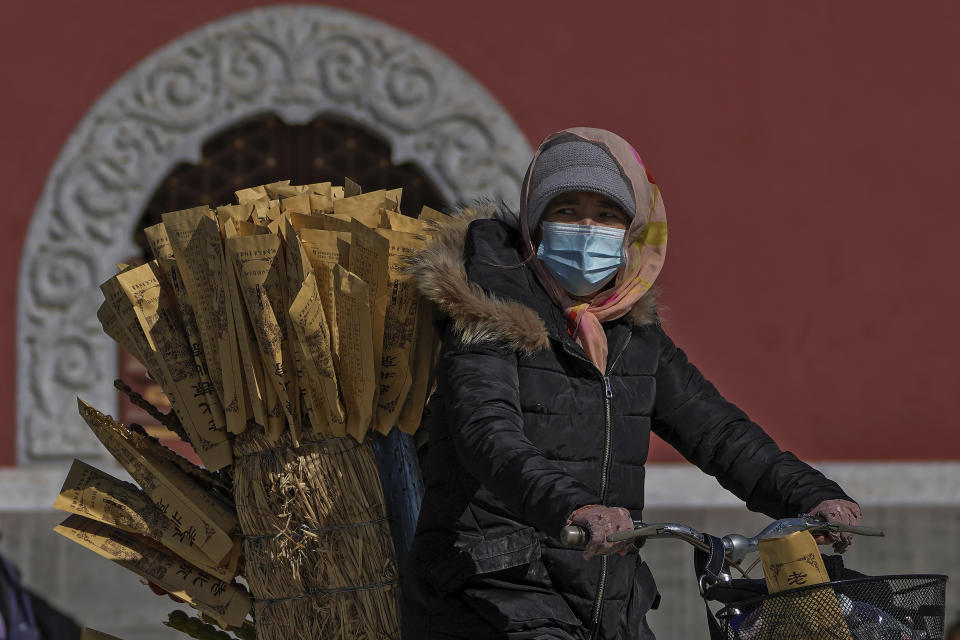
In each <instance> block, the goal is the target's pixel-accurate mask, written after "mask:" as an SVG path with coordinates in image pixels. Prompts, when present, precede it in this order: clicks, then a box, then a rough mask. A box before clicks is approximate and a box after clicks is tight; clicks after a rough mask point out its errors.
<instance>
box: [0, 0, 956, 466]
mask: <svg viewBox="0 0 960 640" xmlns="http://www.w3.org/2000/svg"><path fill="white" fill-rule="evenodd" d="M255 4H262V3H253V2H246V1H234V2H226V1H224V0H189V1H184V0H168V1H166V2H162V3H159V2H158V3H139V2H138V3H131V2H124V1H120V0H98V1H97V2H88V3H82V4H80V3H75V2H66V1H63V0H60V1H54V2H44V3H39V2H37V3H15V4H10V5H9V6H6V7H5V11H4V13H5V17H4V22H5V23H6V24H7V25H8V29H7V33H6V34H5V37H4V38H3V39H0V54H2V55H0V60H3V63H2V64H3V72H4V75H3V80H4V82H3V86H4V88H5V89H6V91H5V92H4V93H5V99H4V100H3V102H2V104H0V109H2V118H0V127H2V129H0V131H2V136H0V140H2V141H3V153H2V155H0V172H2V173H0V175H2V176H3V184H4V186H5V188H4V192H3V195H4V200H3V202H4V206H5V210H6V229H5V233H3V234H2V235H0V246H2V248H3V249H4V250H3V251H2V252H0V274H6V275H5V276H2V277H0V299H2V300H5V301H9V303H8V304H6V305H4V306H3V308H2V309H0V336H2V337H0V359H2V360H3V361H5V362H7V363H8V367H7V369H6V370H5V371H6V373H5V378H4V379H3V382H4V383H5V384H3V385H0V407H2V410H0V411H2V413H0V464H12V463H13V462H14V460H15V455H14V448H13V437H14V432H15V413H14V402H15V385H14V383H13V377H14V373H13V372H14V362H15V358H16V353H15V309H14V307H13V301H14V300H15V296H16V282H17V273H18V270H19V264H20V248H21V243H22V241H23V238H24V236H25V233H26V229H27V225H28V224H29V220H30V215H31V213H32V211H33V207H34V205H35V204H36V201H37V199H38V197H39V194H40V190H41V186H42V184H43V182H44V180H45V178H46V174H47V172H48V171H49V169H50V167H51V165H52V163H53V161H54V159H55V157H56V154H57V153H58V151H59V149H60V147H61V146H62V145H63V143H64V142H65V140H66V138H67V136H68V135H69V134H70V132H71V131H72V129H73V128H74V126H75V125H76V124H77V123H78V121H79V120H80V119H81V118H82V117H83V114H84V113H85V112H86V110H87V109H88V108H89V107H90V105H91V104H92V103H93V101H94V100H95V99H96V98H97V97H98V96H99V95H100V94H101V93H102V92H103V91H105V90H106V89H107V88H108V87H109V86H110V85H111V84H112V83H113V82H114V80H116V79H117V78H118V77H119V75H120V74H121V73H123V72H124V71H126V70H128V69H129V68H130V67H132V66H133V65H135V64H136V63H137V62H138V61H139V60H141V59H142V58H143V57H145V56H146V55H148V54H149V53H151V52H152V51H154V50H155V49H157V48H158V47H160V46H162V45H164V44H165V43H166V42H168V41H170V40H171V39H173V38H176V37H177V36H179V35H182V34H183V33H185V32H187V31H189V30H191V29H193V28H195V27H198V26H200V25H202V24H204V23H206V22H208V21H210V20H214V19H216V18H219V17H222V16H224V15H227V14H228V13H232V12H234V11H239V10H242V9H245V8H248V7H251V6H254V5H255ZM328 4H331V5H336V6H342V7H344V8H348V9H352V10H354V11H358V12H360V13H364V14H367V15H368V16H371V17H374V18H378V19H380V20H383V21H385V22H389V23H391V24H393V25H395V26H397V27H399V28H401V29H405V30H406V31H409V32H411V33H412V34H414V35H416V36H418V37H420V38H421V39H423V40H425V41H427V42H429V43H431V44H433V45H434V46H436V47H437V48H439V49H440V50H442V51H444V52H445V53H446V54H447V55H448V56H450V57H451V58H453V59H454V60H455V61H456V62H458V63H459V64H460V65H461V66H462V67H463V68H464V69H465V70H467V71H468V72H470V73H471V74H473V76H474V77H475V78H477V79H478V80H479V81H480V82H481V83H483V84H484V85H486V86H487V87H488V89H489V90H490V91H491V92H492V93H493V95H494V96H495V97H496V98H497V99H498V100H499V101H500V102H501V103H502V104H503V106H504V107H505V108H506V109H507V110H508V111H509V112H511V113H512V114H513V116H514V118H515V119H516V121H517V123H518V124H519V125H520V127H521V129H522V130H523V131H524V132H525V133H526V134H527V136H528V138H529V139H530V140H531V142H532V143H536V141H537V140H539V139H540V138H541V137H542V136H544V135H545V134H547V133H549V132H551V131H553V130H556V129H560V128H564V127H567V126H575V125H591V126H600V127H605V128H609V129H612V130H614V131H617V132H618V133H620V134H622V135H623V136H624V137H626V138H627V139H628V140H630V141H631V142H632V143H633V144H634V146H636V147H637V148H638V149H639V150H640V151H641V154H642V155H643V156H644V158H645V160H646V161H647V164H648V165H649V166H650V167H651V169H652V172H653V174H654V175H655V176H656V178H657V181H658V182H659V184H660V185H661V187H662V189H663V192H664V194H665V202H666V204H667V211H668V219H669V222H670V227H671V235H670V252H669V259H668V260H667V263H666V267H665V270H664V273H663V275H662V277H661V284H662V285H663V288H664V290H665V293H664V296H663V300H664V302H665V303H666V305H667V306H668V308H669V311H668V314H667V317H668V318H669V320H670V324H669V327H668V329H669V330H670V332H671V333H672V335H673V336H674V338H675V339H676V340H677V342H678V343H679V344H681V345H682V346H683V347H684V348H685V349H686V350H687V352H688V353H689V354H690V356H691V359H693V360H694V362H697V363H698V364H699V365H700V366H701V368H702V369H703V370H704V371H705V373H706V374H707V375H708V377H710V378H711V379H713V380H714V381H715V382H716V383H717V385H718V386H719V387H720V389H721V391H723V392H724V393H725V394H726V395H727V396H728V397H730V398H731V399H733V400H735V401H736V402H738V403H739V404H740V405H741V406H742V407H743V408H744V409H746V410H747V411H748V412H749V413H750V414H751V415H752V416H753V417H754V418H755V419H757V420H758V421H759V422H761V424H764V425H765V426H766V428H767V429H768V430H769V431H770V432H771V433H773V434H774V435H775V436H776V437H777V439H778V440H779V441H780V442H781V444H783V445H784V446H786V447H788V448H790V449H793V450H794V451H796V452H798V453H799V454H801V455H803V456H806V457H809V458H813V459H858V460H865V459H900V460H927V459H953V460H956V459H960V455H958V454H960V446H958V445H960V438H958V436H957V435H956V429H955V424H956V418H955V417H954V415H953V413H952V411H951V410H952V408H953V404H954V403H953V400H952V399H953V398H954V397H955V395H956V387H957V383H958V382H960V376H958V374H957V369H956V362H955V361H956V356H957V355H958V354H957V351H958V349H957V341H956V337H957V335H956V327H957V326H958V325H960V296H958V295H957V293H956V291H955V288H954V286H955V285H954V280H953V278H954V273H955V272H956V271H957V268H958V266H960V263H958V262H960V261H958V259H957V257H956V253H955V249H954V245H955V244H956V242H957V238H958V237H960V212H957V211H956V208H955V206H954V196H955V193H956V188H955V186H954V185H956V184H957V180H956V179H955V177H954V175H953V174H954V172H955V171H956V170H957V167H960V163H958V162H957V160H958V158H957V144H958V141H960V124H958V113H960V109H958V107H960V80H958V78H960V74H958V72H957V70H956V64H957V62H958V61H960V44H958V40H960V39H958V38H957V37H956V35H957V28H956V25H957V24H958V23H960V4H958V3H952V2H948V1H943V2H934V1H930V2H917V3H910V4H909V5H908V4H905V3H902V2H893V1H892V0H871V1H869V2H867V1H862V2H852V1H851V2H843V3H838V2H832V1H831V2H828V1H826V0H818V1H815V2H805V3H802V5H801V4H795V3H794V4H786V3H771V2H766V1H764V0H749V1H746V2H738V3H719V2H711V1H708V0H703V1H701V2H677V3H656V4H654V3H641V2H635V1H624V2H621V3H618V4H617V6H613V5H614V3H590V4H588V3H583V2H557V1H554V2H549V3H548V2H533V1H528V2H516V1H515V0H510V1H506V0H486V1H484V2H475V3H454V2H446V1H442V0H406V1H404V2H395V1H391V0H357V1H354V2H349V3H347V2H330V3H328ZM134 7H135V8H134ZM588 7H592V8H595V11H596V13H593V14H591V13H589V11H588ZM654 457H655V458H656V459H669V458H670V454H669V453H667V452H664V451H663V449H662V448H657V449H656V450H655V453H654Z"/></svg>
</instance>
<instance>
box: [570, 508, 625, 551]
mask: <svg viewBox="0 0 960 640" xmlns="http://www.w3.org/2000/svg"><path fill="white" fill-rule="evenodd" d="M567 524H575V525H577V526H578V527H583V528H584V529H586V530H587V532H588V533H589V534H590V541H589V542H588V543H587V548H586V549H585V550H584V552H583V559H584V560H589V559H590V558H592V557H593V556H605V555H607V554H610V553H619V554H620V555H624V554H626V553H627V548H628V547H629V546H630V544H631V542H632V541H631V540H623V541H621V542H607V536H609V535H610V534H611V533H617V532H618V531H628V530H630V529H633V518H631V517H630V512H629V511H627V510H626V509H624V508H622V507H605V506H603V505H600V504H588V505H587V506H585V507H580V508H579V509H577V510H576V511H574V512H573V513H571V514H570V517H569V518H567Z"/></svg>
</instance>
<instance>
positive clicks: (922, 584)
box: [716, 575, 947, 640]
mask: <svg viewBox="0 0 960 640" xmlns="http://www.w3.org/2000/svg"><path fill="white" fill-rule="evenodd" d="M946 582H947V577H946V576H942V575H899V576H872V577H866V578H855V579H851V580H837V581H833V582H827V583H823V584H817V585H810V586H806V587H800V588H798V589H791V590H789V591H781V592H779V593H774V594H770V595H765V596H761V597H758V598H753V599H750V600H744V601H741V602H737V603H734V604H730V605H727V606H726V607H723V608H722V609H720V610H719V611H718V612H717V614H716V615H717V619H718V620H719V622H720V625H721V628H722V629H723V631H724V634H725V637H726V638H728V639H730V640H780V639H789V640H808V639H809V640H942V638H943V618H944V599H945V596H946Z"/></svg>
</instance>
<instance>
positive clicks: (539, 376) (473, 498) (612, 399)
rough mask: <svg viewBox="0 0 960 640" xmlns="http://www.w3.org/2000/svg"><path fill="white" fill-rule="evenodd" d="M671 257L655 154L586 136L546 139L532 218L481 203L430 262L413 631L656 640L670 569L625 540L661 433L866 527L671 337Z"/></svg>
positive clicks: (743, 486) (747, 489)
mask: <svg viewBox="0 0 960 640" xmlns="http://www.w3.org/2000/svg"><path fill="white" fill-rule="evenodd" d="M665 250H666V215H665V210H664V206H663V200H662V198H661V196H660V192H659V190H658V188H657V186H656V184H655V183H654V181H653V179H652V178H651V177H650V175H649V173H648V172H647V171H646V169H645V167H644V165H643V163H642V161H641V160H640V157H639V156H638V155H637V153H636V152H635V151H634V150H633V148H632V147H631V146H630V145H629V144H628V143H627V142H626V141H625V140H623V139H622V138H620V137H619V136H617V135H615V134H613V133H610V132H608V131H603V130H600V129H587V128H578V129H568V130H566V131H561V132H558V133H556V134H553V135H551V136H549V137H547V138H546V140H544V142H543V143H542V144H541V145H540V147H539V148H538V150H537V152H536V154H535V155H534V158H533V161H532V162H531V164H530V167H529V169H528V170H527V175H526V177H525V179H524V182H523V186H522V194H521V203H520V213H519V216H518V219H517V218H514V217H513V216H510V215H502V214H501V215H489V214H487V215H483V214H478V213H476V212H474V213H472V214H465V215H464V216H462V217H461V218H460V219H459V220H458V221H457V222H455V223H453V224H451V225H450V226H449V227H448V228H447V230H446V231H444V232H443V233H441V234H440V235H439V236H438V237H437V239H436V241H435V242H434V243H433V245H432V246H431V247H430V248H429V249H428V250H427V251H426V252H425V253H424V255H423V256H422V258H421V259H420V261H419V263H418V264H417V266H416V269H415V273H416V278H417V281H418V286H419V287H420V290H421V292H422V293H423V294H424V295H426V296H427V297H428V298H430V299H431V300H432V301H433V302H435V303H436V305H437V307H438V309H439V310H440V312H441V313H440V314H439V320H438V322H439V329H440V331H441V333H442V336H443V343H442V348H441V356H440V364H439V371H438V388H437V391H436V393H435V394H434V396H433V398H432V400H431V403H430V407H429V412H428V417H427V419H426V421H427V424H428V427H429V437H430V442H429V448H428V450H427V452H426V456H425V459H424V465H423V475H424V480H425V484H426V493H425V495H424V499H423V506H422V511H421V517H420V522H419V525H418V528H417V534H416V537H415V539H414V542H413V546H412V549H411V554H410V557H411V561H410V566H409V567H408V569H407V571H406V572H405V573H406V576H405V583H404V589H403V596H404V603H403V604H404V609H403V621H404V638H408V639H420V638H483V639H488V638H510V639H512V640H518V639H521V638H556V639H573V638H577V639H580V638H584V639H585V638H605V639H606V638H609V639H613V638H623V639H626V638H652V637H653V634H652V633H651V632H650V630H649V627H648V626H647V624H646V620H645V615H646V613H647V611H648V610H649V609H650V608H651V607H653V606H655V602H656V600H657V599H658V594H657V590H656V586H655V584H654V581H653V577H652V575H651V573H650V570H649V569H648V568H647V566H646V564H645V563H643V562H642V561H641V559H640V556H639V554H638V551H637V548H636V547H635V546H631V545H629V544H627V543H607V542H606V541H605V538H606V536H607V535H608V534H609V533H612V532H614V531H620V530H623V529H626V528H630V527H632V526H633V524H632V519H634V518H635V519H640V518H641V512H642V509H643V483H644V463H645V462H646V458H647V449H648V445H649V436H650V432H651V431H653V432H654V433H656V434H657V435H659V436H660V437H661V438H663V439H664V440H665V441H666V442H668V443H670V444H671V445H672V446H674V447H675V448H676V449H677V450H678V451H679V452H680V453H681V454H683V456H684V457H685V458H686V459H687V460H689V461H691V462H692V463H694V464H696V465H697V466H698V467H699V468H700V469H702V470H703V471H704V472H706V473H708V474H710V475H713V476H715V477H716V478H717V479H718V480H719V482H720V484H721V485H723V486H724V487H725V488H727V489H728V490H730V491H731V492H733V493H734V494H735V495H737V496H738V497H739V498H741V499H743V500H744V501H746V503H747V506H748V507H749V508H750V509H752V510H755V511H760V512H763V513H765V514H767V515H769V516H771V517H774V518H777V517H783V516H787V515H796V514H799V513H812V514H819V515H824V516H826V517H828V518H829V519H831V520H835V521H841V522H845V523H848V524H855V523H857V522H858V521H859V517H860V511H859V508H858V506H857V505H856V504H855V503H854V502H853V501H852V500H851V499H850V498H849V497H848V496H847V495H846V494H845V493H844V492H843V490H842V489H841V488H840V487H839V486H837V485H836V484H835V483H834V482H832V481H830V480H828V479H827V478H825V477H824V476H823V475H822V474H821V473H820V472H818V471H816V470H815V469H813V468H811V467H810V466H808V465H806V464H804V463H803V462H801V461H800V460H798V459H797V458H796V457H795V456H794V455H793V454H791V453H789V452H785V451H781V450H780V449H779V447H777V445H776V443H775V442H774V441H773V440H772V439H771V438H770V437H769V436H768V435H767V434H766V433H764V431H763V430H762V429H761V428H760V427H759V426H758V425H756V424H754V423H753V422H751V421H750V420H749V418H748V417H747V416H746V415H745V414H744V413H743V412H742V411H740V410H739V409H738V408H737V407H735V406H734V405H732V404H731V403H729V402H728V401H726V400H724V398H723V397H722V396H721V395H720V394H719V393H718V392H717V390H716V389H715V388H714V387H713V385H711V384H710V383H709V382H708V381H707V380H706V379H704V377H703V376H702V375H701V374H700V373H699V371H697V369H696V368H695V367H694V366H693V365H692V364H690V362H689V361H688V360H687V357H686V355H685V354H684V353H683V351H681V350H680V349H678V348H677V347H676V346H675V345H674V344H673V342H672V341H671V340H670V338H669V337H668V336H667V335H666V333H664V330H663V327H662V326H661V325H660V323H659V322H658V319H657V312H656V307H655V301H654V294H653V291H652V290H651V285H652V284H653V282H654V280H655V279H656V277H657V274H658V273H659V271H660V268H661V266H662V264H663V258H664V254H665ZM566 524H577V525H580V526H582V527H584V528H586V529H588V531H589V533H590V539H591V543H590V545H589V546H588V547H587V549H586V551H585V552H582V553H581V552H580V551H578V550H572V549H568V548H565V547H563V546H562V545H561V544H560V542H559V541H558V540H557V536H558V534H559V532H560V529H561V528H562V527H563V526H564V525H566ZM835 542H836V546H837V548H838V550H842V549H843V548H844V547H845V546H846V545H847V544H849V540H848V539H844V540H837V541H835ZM595 556H596V557H595Z"/></svg>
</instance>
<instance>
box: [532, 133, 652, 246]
mask: <svg viewBox="0 0 960 640" xmlns="http://www.w3.org/2000/svg"><path fill="white" fill-rule="evenodd" d="M566 191H589V192H591V193H600V194H603V195H605V196H607V197H608V198H610V199H611V200H613V201H614V202H616V203H617V204H619V205H620V207H621V208H622V209H623V210H624V211H625V212H626V213H627V215H629V216H630V217H631V218H633V216H634V214H635V213H636V205H635V204H634V201H633V189H632V188H631V186H630V184H629V182H628V181H627V179H626V178H625V177H624V175H623V173H622V172H621V171H620V166H619V165H618V164H617V163H616V161H615V160H614V159H613V158H612V157H611V156H610V154H609V153H607V151H606V149H604V148H603V147H601V146H599V145H596V144H594V143H592V142H588V141H587V140H584V139H582V138H578V137H576V136H565V137H563V138H560V139H558V140H557V141H556V142H555V143H554V144H552V145H550V146H549V147H547V148H546V149H544V150H543V151H541V152H540V155H539V156H537V159H536V163H535V164H534V165H533V166H532V167H531V168H530V190H529V196H528V198H527V224H528V225H529V226H530V230H531V231H533V230H534V229H536V228H537V225H538V224H540V218H541V217H542V216H543V212H544V210H545V209H546V208H547V205H548V204H550V201H551V200H553V199H554V198H555V197H557V196H558V195H560V194H561V193H564V192H566Z"/></svg>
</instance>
